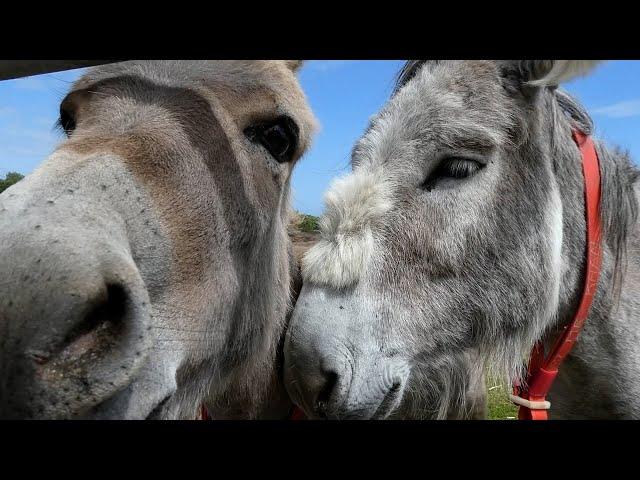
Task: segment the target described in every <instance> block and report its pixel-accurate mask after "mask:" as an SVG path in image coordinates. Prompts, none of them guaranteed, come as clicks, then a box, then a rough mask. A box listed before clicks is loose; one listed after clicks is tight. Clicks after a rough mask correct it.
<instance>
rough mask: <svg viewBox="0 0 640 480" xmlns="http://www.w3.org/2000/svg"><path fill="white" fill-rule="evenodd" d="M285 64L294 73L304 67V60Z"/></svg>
mask: <svg viewBox="0 0 640 480" xmlns="http://www.w3.org/2000/svg"><path fill="white" fill-rule="evenodd" d="M284 63H285V65H286V66H287V67H289V68H290V69H291V71H292V72H297V71H298V70H300V67H302V64H303V63H304V60H285V61H284Z"/></svg>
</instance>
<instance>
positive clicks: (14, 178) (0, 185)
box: [0, 172, 24, 193]
mask: <svg viewBox="0 0 640 480" xmlns="http://www.w3.org/2000/svg"><path fill="white" fill-rule="evenodd" d="M23 178H24V175H22V174H20V173H18V172H9V173H7V175H6V176H5V177H4V178H3V179H0V193H2V192H4V191H5V190H6V189H7V188H9V187H10V186H11V185H13V184H14V183H17V182H19V181H20V180H22V179H23Z"/></svg>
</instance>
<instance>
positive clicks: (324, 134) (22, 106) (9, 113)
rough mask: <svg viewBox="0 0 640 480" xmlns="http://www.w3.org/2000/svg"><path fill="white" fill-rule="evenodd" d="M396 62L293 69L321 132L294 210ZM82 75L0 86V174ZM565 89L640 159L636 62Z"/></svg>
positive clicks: (30, 156) (333, 160)
mask: <svg viewBox="0 0 640 480" xmlns="http://www.w3.org/2000/svg"><path fill="white" fill-rule="evenodd" d="M402 63H403V62H402V61H400V60H366V61H365V60H316V61H309V62H307V63H306V64H305V66H304V67H303V69H302V71H301V72H300V80H301V82H302V87H303V89H304V90H305V92H306V94H307V98H308V99H309V102H310V103H311V107H312V108H313V110H314V112H315V114H316V117H317V118H318V119H319V121H320V124H321V128H320V131H319V132H318V135H317V136H316V138H315V141H314V144H313V146H312V148H311V150H310V151H309V152H308V153H307V155H306V156H305V157H304V158H303V159H302V161H301V162H300V163H299V164H298V165H297V167H296V170H295V172H294V176H293V194H294V196H293V200H294V207H295V208H296V209H298V210H300V211H303V212H306V213H311V214H316V215H317V214H319V213H321V211H322V195H323V192H324V191H325V190H326V189H327V187H328V185H329V182H330V181H331V179H332V178H333V177H336V176H338V175H344V174H345V173H347V172H348V171H349V155H350V152H351V147H352V146H353V144H354V142H355V141H356V140H357V138H358V137H359V136H360V135H361V134H362V132H363V130H364V128H365V126H366V125H367V122H368V119H369V116H371V115H373V114H374V113H376V111H378V110H379V109H380V107H381V106H382V105H383V104H384V103H385V101H386V100H387V99H388V97H389V95H390V94H391V91H392V88H393V80H394V76H395V74H396V72H397V71H398V69H399V68H400V66H401V65H402ZM81 73H82V70H73V71H68V72H61V73H54V74H49V75H39V76H34V77H29V78H24V79H17V80H8V81H4V82H0V177H4V175H5V174H6V173H7V172H9V171H18V172H20V173H23V174H28V173H29V172H31V171H32V170H33V169H34V168H35V167H36V166H37V165H38V164H39V163H40V162H42V161H43V160H44V159H45V158H46V156H47V155H48V154H49V153H50V152H51V151H52V150H53V148H54V146H55V145H56V143H58V142H59V141H60V140H62V134H61V133H59V132H58V131H56V130H54V128H53V125H54V123H55V121H56V119H57V115H58V104H59V102H60V100H61V99H62V98H63V97H64V95H65V93H66V90H67V89H68V87H69V84H70V82H73V81H74V80H75V79H76V78H77V77H78V76H79V75H80V74H81ZM565 88H566V89H567V90H568V91H569V92H571V93H572V94H574V95H576V96H577V97H578V98H579V99H580V100H581V101H582V102H583V103H584V105H585V106H586V107H587V109H588V110H589V112H590V113H591V114H592V116H593V118H594V121H595V124H596V135H597V136H598V137H600V138H603V139H604V140H606V141H608V142H610V143H615V144H618V145H620V146H622V147H623V148H626V149H628V150H629V151H630V152H631V155H632V157H633V158H634V160H635V161H636V163H638V161H639V160H640V137H639V136H638V132H640V61H628V60H620V61H610V62H607V63H605V64H603V65H601V66H600V67H599V68H598V69H597V70H596V71H595V72H594V73H593V74H592V75H590V76H589V77H586V78H583V79H578V80H575V81H573V82H571V83H569V84H566V85H565Z"/></svg>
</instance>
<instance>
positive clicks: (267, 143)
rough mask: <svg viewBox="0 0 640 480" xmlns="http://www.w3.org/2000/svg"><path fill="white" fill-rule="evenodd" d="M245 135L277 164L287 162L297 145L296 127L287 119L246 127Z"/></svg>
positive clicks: (281, 118)
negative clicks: (265, 151)
mask: <svg viewBox="0 0 640 480" xmlns="http://www.w3.org/2000/svg"><path fill="white" fill-rule="evenodd" d="M244 133H245V135H246V136H247V137H248V138H249V140H251V141H252V142H254V143H259V144H260V145H262V146H263V147H264V148H265V149H266V150H267V151H268V152H269V153H270V154H271V156H272V157H273V158H274V159H275V160H276V161H278V162H280V163H284V162H289V161H291V159H292V158H293V155H294V153H295V151H296V147H297V145H298V126H297V125H296V124H295V122H294V121H293V120H291V118H289V117H280V118H278V119H277V120H275V121H273V122H268V123H261V124H258V125H252V126H250V127H247V128H246V129H245V131H244Z"/></svg>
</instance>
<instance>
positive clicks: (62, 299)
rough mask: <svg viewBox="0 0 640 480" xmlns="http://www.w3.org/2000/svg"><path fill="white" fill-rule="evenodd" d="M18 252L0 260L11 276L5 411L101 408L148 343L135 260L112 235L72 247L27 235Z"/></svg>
mask: <svg viewBox="0 0 640 480" xmlns="http://www.w3.org/2000/svg"><path fill="white" fill-rule="evenodd" d="M2 250H3V249H2V248H0V254H7V256H8V254H9V252H7V251H5V252H2ZM11 253H13V254H14V255H15V254H18V255H19V256H20V257H21V258H23V259H25V261H23V262H20V263H18V264H17V266H16V264H13V265H11V266H9V267H8V268H6V269H1V268H0V271H4V272H6V273H7V275H8V276H9V277H10V278H11V280H12V281H11V282H9V283H5V284H3V285H2V286H1V287H0V293H1V295H0V331H2V332H3V336H4V343H3V345H4V347H3V349H2V351H1V352H0V354H1V359H0V382H2V383H4V387H3V388H1V389H0V417H2V418H29V417H33V418H69V417H78V416H82V415H84V414H85V413H89V412H92V411H95V409H96V408H99V406H100V405H101V404H102V403H103V402H105V401H106V400H108V399H109V398H110V397H111V396H112V395H113V394H115V393H117V392H118V391H119V390H122V389H123V388H124V387H126V386H127V385H128V384H129V383H130V382H131V381H132V379H133V378H134V377H135V375H136V373H137V372H138V371H139V369H140V367H141V366H142V365H143V363H144V362H145V361H146V357H147V353H148V351H149V348H150V346H151V339H150V331H149V330H150V328H151V327H150V308H149V297H148V293H147V290H146V288H145V285H144V283H143V281H142V278H141V276H140V273H139V271H138V269H137V267H136V265H135V263H134V262H133V260H132V259H131V257H130V256H129V255H127V254H126V253H125V252H124V251H123V250H122V249H121V248H117V247H115V246H109V245H104V246H102V248H100V247H99V246H96V245H93V246H91V245H86V244H85V248H82V249H78V248H77V247H76V250H75V251H74V252H71V253H70V251H69V248H66V246H65V244H63V242H59V243H55V244H53V245H52V246H51V247H49V249H48V251H34V249H33V248H32V246H30V245H28V244H25V245H23V246H22V248H17V247H16V246H15V245H14V248H13V251H12V252H11ZM72 253H73V255H72ZM68 257H71V258H73V260H71V261H70V260H69V259H68ZM2 264H3V261H2V260H1V259H0V267H2Z"/></svg>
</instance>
